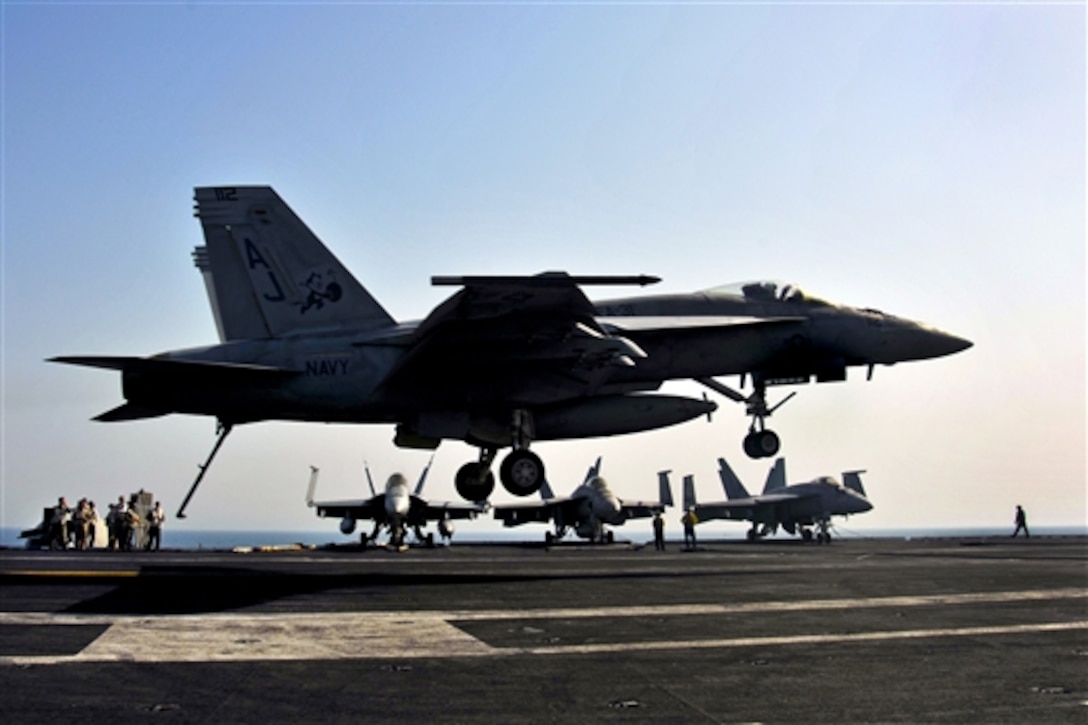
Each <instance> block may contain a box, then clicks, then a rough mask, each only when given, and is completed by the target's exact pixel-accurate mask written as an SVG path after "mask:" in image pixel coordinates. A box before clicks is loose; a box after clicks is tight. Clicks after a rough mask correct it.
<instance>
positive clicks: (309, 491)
mask: <svg viewBox="0 0 1088 725" xmlns="http://www.w3.org/2000/svg"><path fill="white" fill-rule="evenodd" d="M318 471H319V469H318V468H317V466H310V485H309V486H307V487H306V505H307V506H309V507H310V508H313V505H314V493H315V492H316V491H317V474H318Z"/></svg>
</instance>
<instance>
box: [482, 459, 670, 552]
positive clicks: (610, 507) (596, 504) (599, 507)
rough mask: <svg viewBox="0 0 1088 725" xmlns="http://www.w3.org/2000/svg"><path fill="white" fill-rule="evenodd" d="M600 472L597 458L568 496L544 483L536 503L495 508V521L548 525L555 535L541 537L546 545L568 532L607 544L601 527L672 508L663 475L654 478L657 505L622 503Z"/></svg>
mask: <svg viewBox="0 0 1088 725" xmlns="http://www.w3.org/2000/svg"><path fill="white" fill-rule="evenodd" d="M600 472H601V459H600V458H598V459H597V462H596V463H594V464H593V465H592V466H590V468H589V470H588V471H587V472H586V477H585V479H584V480H583V481H582V483H581V485H579V486H578V488H576V489H574V491H573V492H572V493H571V494H570V496H561V497H557V496H556V495H555V494H554V493H552V489H551V487H550V486H549V485H548V482H547V481H545V482H544V483H543V485H542V486H541V487H540V498H541V500H540V501H539V502H536V503H518V504H503V505H499V506H495V509H494V510H495V518H496V519H498V520H500V521H502V525H503V526H507V527H509V526H521V525H522V524H529V523H548V522H549V521H551V522H553V523H554V525H555V532H554V533H553V532H551V531H549V532H547V533H545V534H544V541H545V543H547V544H549V545H550V544H553V543H555V542H556V541H558V540H559V539H562V538H563V537H564V536H566V534H567V531H568V530H569V531H574V533H575V534H577V535H578V536H580V537H582V538H583V539H589V540H590V541H595V542H600V543H609V544H610V543H612V540H613V536H612V531H611V530H607V529H605V528H604V526H605V524H609V525H611V526H621V525H622V524H623V523H624V522H625V521H627V520H628V519H645V518H649V517H651V516H653V515H654V514H655V513H660V512H662V511H664V510H665V507H666V506H672V489H671V488H670V486H669V481H668V472H667V471H665V472H662V473H660V474H658V485H659V487H660V489H659V494H658V498H659V500H657V501H624V500H623V499H621V498H619V497H617V496H616V494H614V493H612V490H611V489H610V488H609V487H608V484H607V483H606V482H605V480H604V479H603V478H601V476H600Z"/></svg>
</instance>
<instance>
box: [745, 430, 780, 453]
mask: <svg viewBox="0 0 1088 725" xmlns="http://www.w3.org/2000/svg"><path fill="white" fill-rule="evenodd" d="M780 446H781V442H780V441H779V440H778V434H776V433H775V432H774V431H772V430H761V431H752V432H750V433H749V434H748V435H746V436H744V452H745V453H747V454H748V457H749V458H770V457H771V456H773V455H774V454H776V453H778V449H779V447H780Z"/></svg>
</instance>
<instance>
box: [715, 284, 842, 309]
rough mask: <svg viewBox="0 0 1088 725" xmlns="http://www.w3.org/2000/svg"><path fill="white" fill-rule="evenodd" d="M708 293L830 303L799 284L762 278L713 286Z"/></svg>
mask: <svg viewBox="0 0 1088 725" xmlns="http://www.w3.org/2000/svg"><path fill="white" fill-rule="evenodd" d="M706 292H707V294H709V295H711V296H713V295H732V296H734V297H743V298H744V299H745V300H746V301H750V302H793V303H804V304H809V305H828V304H829V303H828V302H827V301H826V300H823V299H821V298H820V297H817V296H815V295H813V294H810V293H808V292H806V291H804V290H803V289H801V287H799V286H798V285H795V284H791V283H789V282H781V281H778V280H762V281H756V282H734V283H733V284H726V285H721V286H720V287H712V288H711V289H708V290H706Z"/></svg>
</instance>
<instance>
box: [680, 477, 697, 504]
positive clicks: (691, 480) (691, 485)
mask: <svg viewBox="0 0 1088 725" xmlns="http://www.w3.org/2000/svg"><path fill="white" fill-rule="evenodd" d="M698 503H699V502H698V501H697V500H696V499H695V476H692V475H691V474H688V475H687V476H684V510H685V511H687V510H688V509H690V508H692V507H693V506H696V505H697V504H698Z"/></svg>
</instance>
